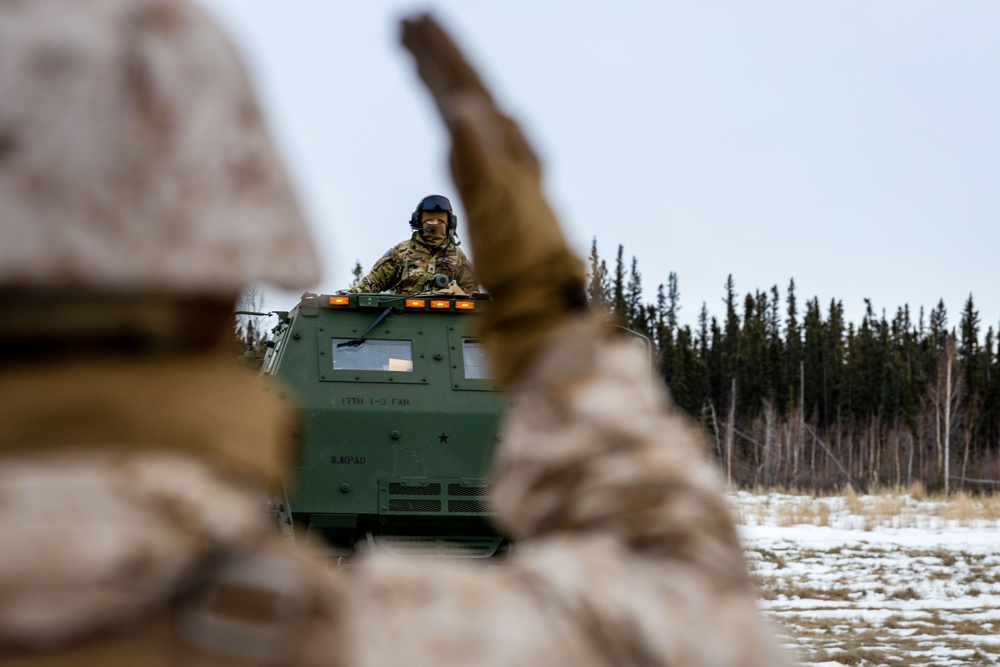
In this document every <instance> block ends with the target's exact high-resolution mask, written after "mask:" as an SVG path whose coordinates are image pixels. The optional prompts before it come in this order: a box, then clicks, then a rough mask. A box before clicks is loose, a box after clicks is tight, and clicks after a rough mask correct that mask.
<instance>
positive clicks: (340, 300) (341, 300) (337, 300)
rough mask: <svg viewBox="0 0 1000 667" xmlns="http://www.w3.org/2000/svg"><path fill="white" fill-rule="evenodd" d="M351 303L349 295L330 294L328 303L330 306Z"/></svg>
mask: <svg viewBox="0 0 1000 667" xmlns="http://www.w3.org/2000/svg"><path fill="white" fill-rule="evenodd" d="M350 303H351V299H350V297H346V296H331V297H330V305H331V306H346V305H348V304H350Z"/></svg>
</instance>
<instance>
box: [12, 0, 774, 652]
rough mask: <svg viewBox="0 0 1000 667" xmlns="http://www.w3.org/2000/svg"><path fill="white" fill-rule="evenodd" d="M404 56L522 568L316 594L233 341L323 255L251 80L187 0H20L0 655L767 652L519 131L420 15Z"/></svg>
mask: <svg viewBox="0 0 1000 667" xmlns="http://www.w3.org/2000/svg"><path fill="white" fill-rule="evenodd" d="M403 38H404V43H405V44H406V45H407V47H408V48H410V49H411V51H413V53H414V55H415V57H416V59H417V63H418V67H419V69H420V73H421V76H422V77H423V79H424V80H425V82H426V83H427V85H428V87H429V88H430V90H431V92H432V94H433V96H434V98H435V100H436V101H437V103H438V105H439V108H441V110H442V115H443V117H444V119H445V122H446V124H447V126H448V129H449V131H450V132H451V135H452V138H453V147H452V157H451V159H452V169H453V173H454V174H455V177H456V182H457V185H458V187H459V190H460V192H461V194H462V197H463V200H464V202H465V204H466V208H467V210H468V212H469V215H470V222H471V228H470V229H471V238H472V241H473V245H474V247H475V250H476V255H477V257H479V258H480V262H481V265H480V266H481V268H480V270H481V271H482V278H483V281H484V284H485V286H486V287H488V288H489V289H490V291H491V292H492V293H493V294H494V295H495V297H496V303H495V304H494V305H495V307H494V308H491V309H490V315H489V321H488V322H486V329H485V330H484V332H483V336H484V340H485V341H486V343H487V345H488V346H489V350H490V352H491V354H492V358H493V361H494V365H495V370H496V373H497V376H498V377H499V378H500V379H501V380H502V381H503V382H504V383H505V384H506V385H507V386H508V387H510V388H511V389H512V390H513V391H514V393H515V399H516V400H515V403H516V407H515V408H513V409H512V410H511V412H510V414H509V415H508V417H507V424H506V426H505V428H504V432H505V435H506V437H505V439H504V441H503V443H502V444H501V445H500V446H499V449H498V459H497V461H496V465H495V470H494V481H495V484H496V497H495V504H496V511H497V514H498V516H499V519H500V521H501V523H502V525H503V527H504V528H505V530H506V531H507V532H508V533H509V534H510V535H511V536H512V537H514V538H515V539H517V540H518V550H517V554H516V555H515V556H514V557H512V558H511V559H510V561H509V562H508V563H507V565H506V567H502V568H491V569H484V568H481V567H475V566H471V565H468V564H458V563H427V562H419V561H396V560H388V559H375V560H374V561H373V562H367V563H363V564H361V565H359V566H358V567H356V568H351V569H349V570H344V571H340V572H338V573H336V574H333V575H331V574H327V573H323V572H321V571H320V570H319V568H318V567H317V566H316V565H315V564H314V563H313V561H311V560H309V558H308V556H307V555H299V554H296V553H294V552H293V551H292V550H291V549H290V548H289V547H287V546H286V545H285V544H284V543H283V542H281V538H278V537H277V535H276V534H273V533H272V532H271V531H273V530H274V529H273V528H271V527H269V526H268V523H267V521H266V516H265V515H264V514H263V512H262V507H263V503H262V497H263V494H264V492H265V490H266V489H267V488H268V487H269V485H271V484H273V483H275V482H276V481H277V479H278V477H279V475H280V473H281V471H282V468H283V465H284V463H285V458H286V453H287V444H288V443H287V436H288V434H289V433H290V431H291V425H290V424H289V423H288V418H287V415H286V413H285V412H284V411H282V410H281V408H280V406H278V405H277V404H275V403H274V402H272V401H270V400H268V395H264V394H262V393H259V392H258V391H257V390H255V389H254V388H253V386H252V383H251V382H249V381H247V379H246V378H245V377H243V376H241V375H240V374H239V373H238V372H237V371H236V370H233V369H231V368H230V366H229V365H228V362H227V361H226V360H225V354H224V352H223V351H222V350H223V349H224V348H223V347H222V346H221V345H220V342H221V341H222V339H223V338H224V337H225V336H226V335H227V334H228V333H229V331H228V323H229V310H230V308H231V306H232V302H233V300H234V298H235V296H236V294H237V292H238V290H239V289H240V286H241V285H242V284H243V283H245V282H246V281H248V280H254V279H264V280H272V281H274V282H276V283H278V284H280V285H282V286H285V287H294V286H303V285H306V284H308V283H309V282H311V281H312V280H313V279H314V277H315V262H314V259H313V257H312V255H311V253H310V252H309V250H308V246H307V244H306V240H305V238H304V236H303V234H302V229H301V224H300V220H299V215H298V210H297V207H296V206H295V203H294V201H293V199H292V197H291V195H290V192H289V189H288V186H287V184H286V182H285V179H284V176H283V174H282V172H281V170H280V168H279V165H278V164H277V162H276V160H275V157H274V154H273V151H272V149H271V146H270V144H269V142H268V140H267V138H266V136H265V134H264V132H263V130H262V127H261V124H260V119H259V116H258V114H257V112H256V106H255V103H254V100H253V97H252V95H251V94H250V91H249V89H248V87H247V85H246V81H245V79H244V75H243V73H242V71H241V69H240V67H239V65H238V62H237V61H236V59H235V57H234V55H233V54H232V52H231V51H230V49H229V47H228V46H227V45H226V43H225V41H224V40H223V39H222V38H221V36H220V35H219V34H218V33H217V32H216V30H215V29H214V28H213V27H212V26H211V24H209V23H208V22H207V21H206V20H205V18H204V17H203V16H202V15H201V14H200V13H199V12H197V11H195V10H194V9H193V8H191V7H190V6H189V5H188V4H187V3H185V2H181V1H180V0H133V1H132V2H128V3H125V2H119V3H115V2H82V1H81V0H35V1H34V2H31V3H14V4H10V3H8V4H5V5H3V6H2V8H0V45H3V49H4V52H3V55H4V58H3V59H2V60H0V90H2V91H3V96H2V97H0V203H2V206H3V210H4V215H5V218H4V229H3V231H4V243H3V244H0V285H2V288H0V299H2V300H3V306H4V311H3V312H4V315H5V317H4V318H2V320H0V327H2V329H0V335H2V343H3V345H2V346H0V350H2V354H4V355H5V359H4V363H3V365H2V366H0V424H2V425H3V427H2V429H0V501H2V502H0V531H2V532H0V535H2V536H3V539H2V540H0V591H3V593H2V595H0V663H2V664H4V665H5V666H6V665H62V664H65V665H102V666H105V665H236V664H282V665H337V666H340V665H343V666H347V665H395V664H408V665H436V666H440V665H444V666H449V665H456V666H457V665H563V664H565V665H605V666H610V665H633V664H635V665H638V664H641V665H655V664H662V665H684V666H690V665H713V666H721V665H751V666H757V665H760V666H764V665H768V666H774V665H782V664H785V663H784V658H783V656H782V655H781V653H780V652H779V651H778V650H777V649H776V648H775V644H774V642H773V640H772V638H771V636H770V635H769V633H768V631H767V629H766V628H765V627H764V624H763V623H762V621H761V618H760V616H759V614H758V613H757V611H756V609H755V605H754V596H753V592H752V590H751V589H750V586H749V583H748V581H747V575H746V570H745V566H744V563H743V561H742V558H741V549H740V545H739V543H738V541H737V538H736V534H735V531H734V529H733V526H732V524H731V522H730V520H729V518H728V516H727V511H726V505H725V502H724V501H723V499H722V497H721V496H720V495H719V493H718V488H717V483H716V479H715V477H714V475H713V474H712V472H711V471H710V470H709V469H708V467H707V465H706V464H705V463H704V462H703V460H702V455H701V452H700V450H699V446H698V445H699V443H698V439H697V435H696V434H695V432H694V431H693V430H692V429H691V427H690V426H689V425H688V424H687V422H686V421H685V420H683V419H681V418H680V417H679V416H677V415H676V414H675V413H674V412H673V410H672V409H671V408H669V407H668V405H667V403H666V399H665V397H664V396H662V395H661V394H660V393H659V391H658V390H657V389H656V388H655V387H653V386H651V384H650V383H649V382H648V370H647V367H646V361H645V359H644V358H643V356H642V354H641V352H639V351H637V350H636V349H635V348H633V347H632V346H630V345H627V344H621V343H618V342H616V341H615V340H614V339H613V338H611V337H610V335H609V332H608V330H607V329H606V327H605V325H603V324H602V323H601V322H600V320H599V318H597V317H595V316H593V315H591V314H588V313H587V312H586V310H585V303H584V300H583V271H582V267H581V264H580V262H579V261H578V260H577V259H576V258H575V257H573V256H572V255H571V254H569V252H568V251H567V249H566V246H565V243H564V242H563V239H562V236H561V233H560V231H559V228H558V226H557V225H556V222H555V220H554V218H553V216H552V213H551V211H550V209H549V208H548V205H547V204H546V202H545V200H544V198H543V196H542V193H541V189H540V186H539V175H540V173H539V167H538V163H537V162H536V160H535V159H534V156H533V154H532V152H531V150H530V148H529V147H528V146H527V144H526V143H525V141H524V138H523V136H522V135H521V133H520V132H519V130H518V128H517V126H516V125H515V124H514V123H513V122H512V121H511V120H510V119H509V118H507V117H505V116H503V115H502V114H500V113H499V111H498V110H497V109H496V107H495V106H494V103H493V101H492V99H491V98H490V95H489V94H488V92H487V91H486V90H485V89H484V88H483V86H482V84H481V83H480V81H479V79H478V77H477V76H476V74H475V72H474V71H473V70H472V69H471V68H470V67H469V66H468V64H467V63H466V62H465V60H464V58H463V57H462V55H461V54H460V53H459V52H458V50H457V49H456V48H455V46H454V44H453V43H452V42H451V40H450V39H449V38H448V36H447V35H446V34H444V32H443V31H442V30H441V29H440V28H439V27H438V26H437V24H435V23H434V22H433V21H431V20H430V19H427V18H421V19H418V20H416V21H414V22H411V23H406V24H405V25H404V33H403ZM43 84H44V85H43ZM484 319H485V318H484ZM275 532H276V531H275Z"/></svg>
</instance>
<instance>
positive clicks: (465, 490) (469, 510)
mask: <svg viewBox="0 0 1000 667" xmlns="http://www.w3.org/2000/svg"><path fill="white" fill-rule="evenodd" d="M484 481H485V480H479V479H461V480H459V479H454V478H453V479H441V478H440V477H438V478H436V479H435V478H426V477H413V478H403V477H396V478H388V479H386V478H382V479H380V480H379V511H380V513H381V514H438V515H440V514H444V515H462V516H477V515H478V516H482V515H485V514H489V512H490V508H489V505H488V504H487V496H489V493H490V487H489V486H487V485H486V484H484V483H483V482H484Z"/></svg>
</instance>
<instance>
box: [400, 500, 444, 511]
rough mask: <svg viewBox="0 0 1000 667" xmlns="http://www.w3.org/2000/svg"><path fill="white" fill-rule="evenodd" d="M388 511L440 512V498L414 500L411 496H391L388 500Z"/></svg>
mask: <svg viewBox="0 0 1000 667" xmlns="http://www.w3.org/2000/svg"><path fill="white" fill-rule="evenodd" d="M389 511H390V512H440V511H441V501H440V500H426V499H420V500H415V499H412V498H392V499H390V500H389Z"/></svg>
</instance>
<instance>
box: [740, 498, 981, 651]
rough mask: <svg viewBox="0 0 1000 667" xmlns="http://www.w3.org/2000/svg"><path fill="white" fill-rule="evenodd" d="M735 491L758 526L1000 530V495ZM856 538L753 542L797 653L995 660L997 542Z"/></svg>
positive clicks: (767, 597) (774, 607)
mask: <svg viewBox="0 0 1000 667" xmlns="http://www.w3.org/2000/svg"><path fill="white" fill-rule="evenodd" d="M739 502H740V504H741V505H742V508H743V509H742V513H740V512H739V511H737V512H736V513H737V515H739V516H742V517H744V518H746V520H747V522H748V523H750V524H758V525H760V524H764V525H770V526H797V525H812V526H831V527H834V528H847V529H852V530H857V531H861V530H864V529H869V530H882V529H883V528H891V529H900V528H903V529H905V528H911V529H921V530H923V529H933V530H934V531H935V532H936V533H941V532H945V533H946V532H947V531H949V530H954V529H959V528H963V529H964V527H968V526H972V527H975V528H976V529H977V531H979V530H993V531H997V532H1000V521H998V519H997V518H996V517H997V515H998V514H1000V500H998V499H996V498H993V497H980V496H971V495H968V494H954V495H953V496H951V497H949V498H947V499H945V498H942V497H941V496H933V495H931V496H929V495H927V492H926V491H925V490H924V489H923V488H922V487H910V488H908V489H905V490H903V489H886V490H885V491H882V492H879V493H877V494H864V495H862V494H858V493H855V492H854V491H852V490H849V489H845V490H844V493H843V495H842V496H827V497H811V496H805V495H796V496H777V495H771V496H768V497H753V496H742V495H741V496H740V497H739ZM790 534H799V535H803V534H807V533H798V532H796V533H790ZM858 537H859V539H858V540H857V541H854V540H850V541H847V542H843V543H839V544H832V545H830V547H829V548H823V547H822V546H819V545H822V544H823V542H822V541H820V542H818V543H811V544H797V543H795V542H792V541H790V540H788V541H782V540H780V539H778V540H774V539H772V538H768V539H767V540H765V541H764V542H762V543H760V544H759V545H757V546H749V547H748V549H747V556H748V557H749V560H750V564H751V571H752V574H753V578H754V582H755V584H756V586H757V587H758V589H759V591H760V598H761V605H762V606H763V608H764V609H765V610H766V612H767V613H768V615H769V616H770V617H771V618H772V619H773V620H774V621H775V622H776V623H778V624H779V626H780V627H781V628H782V629H783V634H784V635H785V637H786V640H787V643H788V644H790V645H792V646H794V647H795V649H796V650H797V651H798V654H799V656H800V658H801V660H802V664H804V665H859V666H866V667H867V666H868V665H893V666H895V665H899V666H901V667H932V666H934V667H937V666H939V665H948V666H949V667H950V666H953V665H963V666H964V665H974V666H975V665H998V664H1000V640H998V639H997V636H998V635H1000V613H997V612H996V611H995V610H996V609H997V607H998V604H997V601H998V599H1000V553H998V552H996V551H994V550H990V549H989V548H982V547H969V546H966V547H958V546H955V547H949V546H948V543H947V542H942V543H941V545H940V546H932V547H930V546H924V547H922V548H917V547H912V546H906V545H907V544H908V543H907V542H905V541H903V542H894V541H891V540H889V541H886V540H883V539H881V538H875V539H874V540H873V541H869V538H864V537H862V534H861V533H860V532H859V533H858ZM807 539H808V538H807ZM994 619H995V621H994Z"/></svg>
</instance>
